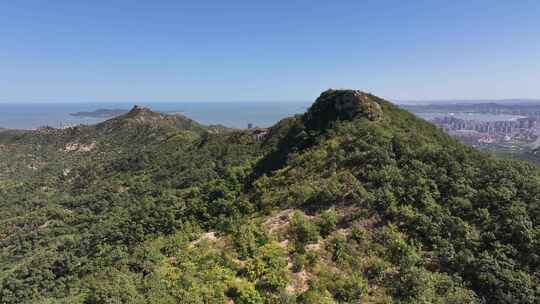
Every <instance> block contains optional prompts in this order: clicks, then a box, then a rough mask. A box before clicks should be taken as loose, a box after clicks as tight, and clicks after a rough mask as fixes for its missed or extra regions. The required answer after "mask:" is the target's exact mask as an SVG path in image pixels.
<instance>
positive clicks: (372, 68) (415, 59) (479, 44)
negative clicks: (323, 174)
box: [0, 0, 540, 102]
mask: <svg viewBox="0 0 540 304" xmlns="http://www.w3.org/2000/svg"><path fill="white" fill-rule="evenodd" d="M327 88H355V89H362V90H365V91H369V92H372V93H374V94H376V95H380V96H382V97H386V98H389V99H393V100H410V99H414V100H426V99H483V98H513V97H521V98H540V1H526V0H524V1H495V0H492V1H481V0H476V1H383V0H379V1H359V0H356V1H348V0H344V1H338V0H336V1H314V0H311V1H294V0H288V1H253V0H251V1H234V0H231V1H202V0H199V1H181V0H176V1H172V0H171V1H166V0H160V1H135V0H132V1H121V0H108V1H101V0H93V1H78V0H54V1H50V0H46V1H45V0H44V1H37V0H35V1H27V0H17V1H9V0H0V102H36V101H55V102H84V101H93V102H95V101H134V102H150V101H198V100H204V101H231V100H236V101H257V100H312V99H314V98H315V97H316V96H317V95H318V94H319V93H320V91H322V90H325V89H327Z"/></svg>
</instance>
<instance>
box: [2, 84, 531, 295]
mask: <svg viewBox="0 0 540 304" xmlns="http://www.w3.org/2000/svg"><path fill="white" fill-rule="evenodd" d="M0 197H1V198H2V199H1V200H0V303H85V304H90V303H232V302H230V301H233V302H234V303H237V304H238V303H241V304H244V303H245V304H247V303H249V304H253V303H306V304H307V303H321V304H323V303H324V304H327V303H445V304H447V303H538V302H539V301H540V277H539V273H540V271H539V265H540V256H539V255H538V253H539V252H540V228H539V219H540V205H539V203H540V170H539V169H538V168H537V167H536V166H534V165H532V164H528V163H524V162H517V161H512V160H504V159H498V158H495V157H493V156H489V155H487V154H483V153H481V152H478V151H476V150H474V149H472V148H470V147H467V146H464V145H462V144H459V143H458V142H457V141H455V140H454V139H452V138H450V137H449V136H447V135H445V134H444V133H442V132H441V131H439V130H437V129H436V128H435V127H433V126H432V125H430V124H429V123H427V122H425V121H423V120H420V119H418V118H416V117H415V116H414V115H412V114H410V113H408V112H406V111H404V110H400V109H398V108H397V107H395V106H393V105H392V104H390V103H389V102H386V101H384V100H382V99H379V98H377V97H376V96H373V95H370V94H366V93H361V92H357V91H334V90H329V91H326V92H324V93H323V94H322V95H321V97H320V98H319V99H318V100H317V101H316V102H315V103H314V104H313V106H312V107H311V108H310V109H309V110H308V112H307V113H306V114H304V115H299V116H296V117H292V118H287V119H284V120H282V121H281V122H279V123H277V124H276V125H275V126H273V127H272V128H270V129H269V130H268V133H267V135H266V137H265V138H264V139H258V138H256V137H254V136H252V133H251V131H250V130H229V129H225V128H221V127H204V126H201V125H199V124H197V123H195V122H193V121H191V120H189V119H187V118H185V117H178V116H167V115H162V114H156V113H153V112H151V111H149V110H146V109H141V108H135V109H133V110H132V111H131V112H129V113H128V114H126V115H123V116H120V117H118V118H115V119H113V120H110V121H107V122H104V123H102V124H98V125H96V126H86V127H76V128H71V129H65V130H56V129H46V130H38V131H32V132H13V131H2V132H0Z"/></svg>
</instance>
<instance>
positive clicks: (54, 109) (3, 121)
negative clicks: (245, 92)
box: [0, 101, 311, 129]
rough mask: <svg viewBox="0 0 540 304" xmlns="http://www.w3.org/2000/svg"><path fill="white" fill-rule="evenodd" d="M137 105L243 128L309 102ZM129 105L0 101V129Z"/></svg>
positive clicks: (72, 120)
mask: <svg viewBox="0 0 540 304" xmlns="http://www.w3.org/2000/svg"><path fill="white" fill-rule="evenodd" d="M137 105H139V106H144V107H148V108H150V109H151V110H153V111H157V112H164V113H179V114H182V115H185V116H187V117H189V118H191V119H193V120H195V121H197V122H199V123H201V124H205V125H215V124H220V125H224V126H226V127H231V128H246V127H247V126H248V124H252V126H254V127H255V126H258V127H268V126H271V125H273V124H274V123H276V122H278V121H279V120H281V119H283V118H286V117H289V116H292V115H295V114H301V113H304V112H305V111H306V110H307V109H308V107H309V106H310V105H311V102H308V101H305V102H304V101H289V102H285V101H279V102H261V101H257V102H149V103H138V104H137ZM133 106H134V104H133V103H127V102H99V103H18V104H15V103H11V104H9V103H8V104H6V103H0V128H7V129H35V128H39V127H44V126H50V127H54V128H61V127H64V126H72V125H79V124H86V125H91V124H96V123H99V122H102V121H104V120H107V119H110V117H108V118H96V117H79V116H73V115H70V114H71V113H76V112H91V111H95V110H98V109H125V110H129V109H131V108H132V107H133Z"/></svg>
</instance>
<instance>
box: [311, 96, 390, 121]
mask: <svg viewBox="0 0 540 304" xmlns="http://www.w3.org/2000/svg"><path fill="white" fill-rule="evenodd" d="M382 114H383V113H382V109H381V106H380V105H379V103H378V102H377V101H376V98H375V97H374V96H372V95H371V94H368V93H365V92H362V91H356V90H332V89H330V90H327V91H324V92H323V93H322V94H321V96H319V98H317V100H316V101H315V103H314V104H313V105H312V106H311V108H310V109H309V110H308V112H307V113H306V114H305V115H304V122H305V125H306V127H307V128H308V129H311V130H322V129H324V128H326V127H328V125H330V124H331V123H333V122H335V121H338V120H352V119H355V118H360V117H365V118H367V119H369V120H371V121H377V120H379V119H381V117H382Z"/></svg>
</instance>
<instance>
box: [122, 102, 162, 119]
mask: <svg viewBox="0 0 540 304" xmlns="http://www.w3.org/2000/svg"><path fill="white" fill-rule="evenodd" d="M141 114H146V115H148V114H150V115H152V114H158V113H155V112H153V111H152V110H150V109H149V108H146V107H142V106H139V105H134V106H133V108H131V110H129V112H128V113H127V116H128V117H134V116H138V115H141Z"/></svg>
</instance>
